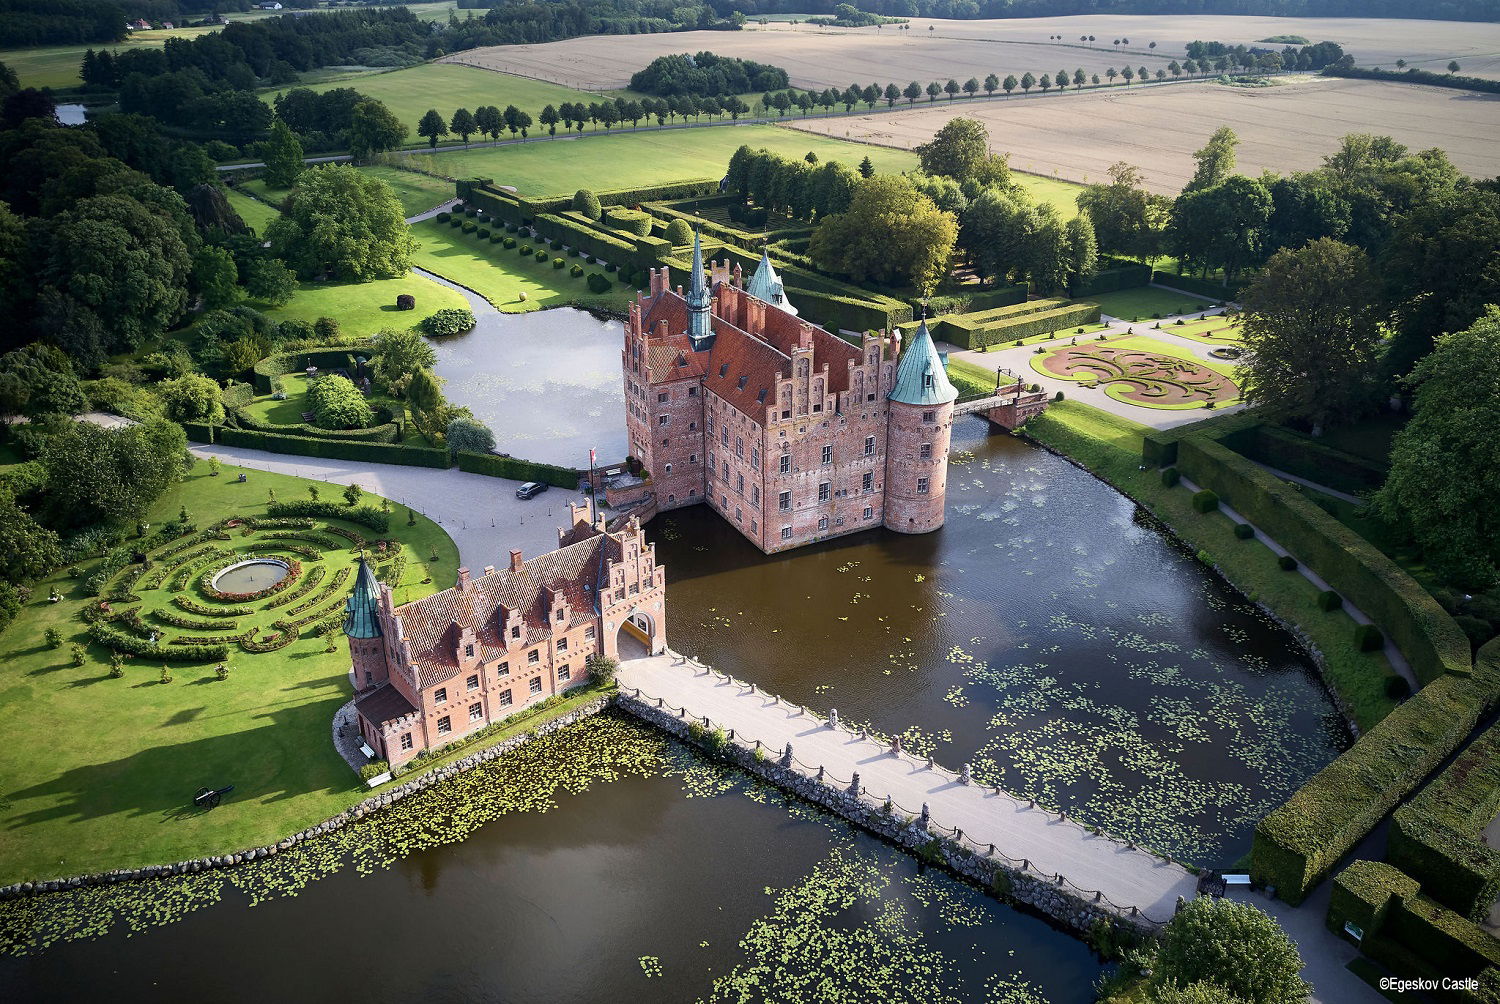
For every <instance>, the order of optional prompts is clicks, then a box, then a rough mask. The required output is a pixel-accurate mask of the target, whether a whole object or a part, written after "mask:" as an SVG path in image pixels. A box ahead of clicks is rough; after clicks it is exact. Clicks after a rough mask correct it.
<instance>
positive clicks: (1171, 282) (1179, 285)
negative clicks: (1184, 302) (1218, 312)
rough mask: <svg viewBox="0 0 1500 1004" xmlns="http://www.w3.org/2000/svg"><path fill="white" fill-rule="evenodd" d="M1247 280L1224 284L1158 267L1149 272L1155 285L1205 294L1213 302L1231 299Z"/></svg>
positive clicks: (1216, 280)
mask: <svg viewBox="0 0 1500 1004" xmlns="http://www.w3.org/2000/svg"><path fill="white" fill-rule="evenodd" d="M1248 281H1249V280H1247V279H1232V280H1230V282H1229V284H1228V285H1225V284H1224V283H1223V282H1222V281H1221V280H1219V279H1197V278H1194V277H1193V276H1190V275H1178V274H1177V273H1175V272H1163V271H1161V270H1160V269H1157V270H1156V271H1154V272H1152V273H1151V282H1152V283H1153V284H1155V285H1157V286H1170V287H1171V288H1173V289H1180V290H1182V291H1183V292H1184V293H1194V294H1196V295H1198V296H1206V297H1208V298H1209V299H1210V300H1213V301H1215V302H1218V301H1220V300H1233V299H1234V298H1235V297H1236V296H1238V295H1239V293H1240V290H1241V289H1243V288H1244V286H1245V284H1246V283H1247V282H1248Z"/></svg>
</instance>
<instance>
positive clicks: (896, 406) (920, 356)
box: [885, 318, 958, 533]
mask: <svg viewBox="0 0 1500 1004" xmlns="http://www.w3.org/2000/svg"><path fill="white" fill-rule="evenodd" d="M957 399H958V391H957V390H955V389H954V387H953V384H951V383H949V382H948V374H947V373H946V372H944V370H943V360H942V357H940V356H939V355H938V351H937V346H936V345H934V344H933V342H932V335H931V334H930V333H929V332H928V330H927V320H926V318H923V320H922V323H921V324H920V325H918V327H917V332H916V334H914V335H912V337H911V342H910V344H909V345H907V346H906V351H904V352H903V353H901V358H900V359H899V360H897V362H896V379H895V383H894V385H893V386H892V387H891V392H890V394H889V395H888V397H887V400H888V402H889V406H890V419H889V424H888V425H887V427H886V454H885V525H886V528H887V529H890V530H895V531H896V532H898V533H927V532H929V531H931V530H936V529H937V528H938V527H940V526H942V525H943V500H944V495H945V494H946V492H947V488H948V444H949V440H950V439H951V438H952V434H953V402H954V401H955V400H957Z"/></svg>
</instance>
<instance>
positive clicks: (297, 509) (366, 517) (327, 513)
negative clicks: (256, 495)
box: [266, 499, 391, 533]
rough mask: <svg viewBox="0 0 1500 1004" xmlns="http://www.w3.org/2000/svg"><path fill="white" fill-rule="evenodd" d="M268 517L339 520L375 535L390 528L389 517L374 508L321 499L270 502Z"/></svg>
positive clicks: (267, 508) (267, 509)
mask: <svg viewBox="0 0 1500 1004" xmlns="http://www.w3.org/2000/svg"><path fill="white" fill-rule="evenodd" d="M266 515H268V516H318V517H322V518H324V519H341V520H344V521H346V522H349V523H358V524H359V525H360V526H367V527H369V528H370V529H371V530H374V531H375V532H376V533H385V532H386V531H388V530H389V529H390V528H391V517H390V515H389V514H388V513H384V512H381V511H380V510H379V509H376V508H375V507H374V506H368V505H359V506H348V505H344V504H343V503H340V502H330V501H325V500H322V499H291V500H288V501H285V502H272V503H270V504H268V505H267V506H266Z"/></svg>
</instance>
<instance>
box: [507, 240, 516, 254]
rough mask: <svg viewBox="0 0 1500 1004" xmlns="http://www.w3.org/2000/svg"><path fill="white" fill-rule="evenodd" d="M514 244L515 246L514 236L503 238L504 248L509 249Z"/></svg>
mask: <svg viewBox="0 0 1500 1004" xmlns="http://www.w3.org/2000/svg"><path fill="white" fill-rule="evenodd" d="M515 246H516V239H515V238H514V237H507V238H505V250H507V251H509V250H510V249H511V248H513V247H515Z"/></svg>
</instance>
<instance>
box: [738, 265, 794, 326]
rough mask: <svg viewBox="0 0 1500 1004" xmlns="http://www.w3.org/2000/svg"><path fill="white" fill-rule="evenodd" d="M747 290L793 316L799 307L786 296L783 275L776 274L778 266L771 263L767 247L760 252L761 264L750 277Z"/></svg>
mask: <svg viewBox="0 0 1500 1004" xmlns="http://www.w3.org/2000/svg"><path fill="white" fill-rule="evenodd" d="M745 292H747V293H749V294H750V295H751V296H753V297H755V298H756V299H757V300H764V301H766V302H767V303H769V304H773V305H774V306H777V307H780V308H781V309H782V310H784V311H786V312H787V313H788V314H792V315H793V316H795V315H796V313H797V308H796V307H793V306H792V304H791V301H789V300H788V299H787V298H786V290H785V288H784V287H783V286H782V284H781V276H779V275H777V274H776V268H775V266H773V265H772V264H771V255H770V252H768V251H767V250H766V249H765V248H762V249H761V252H760V264H759V265H757V266H756V268H755V275H753V276H751V277H750V284H749V285H748V286H746V287H745Z"/></svg>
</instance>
